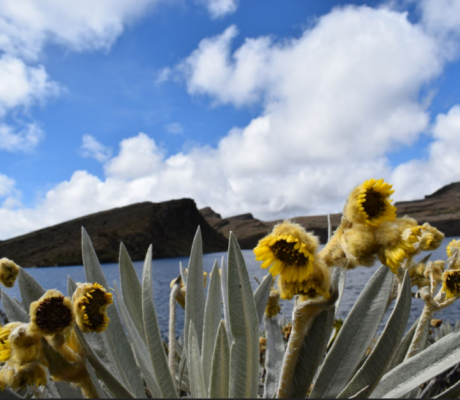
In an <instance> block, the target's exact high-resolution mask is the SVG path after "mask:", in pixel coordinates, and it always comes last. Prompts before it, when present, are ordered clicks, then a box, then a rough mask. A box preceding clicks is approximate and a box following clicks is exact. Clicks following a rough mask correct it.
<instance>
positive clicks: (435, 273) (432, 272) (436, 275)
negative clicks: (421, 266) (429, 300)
mask: <svg viewBox="0 0 460 400" xmlns="http://www.w3.org/2000/svg"><path fill="white" fill-rule="evenodd" d="M444 266H445V261H443V260H437V261H433V262H429V263H428V264H427V266H426V269H425V272H424V276H425V278H427V279H430V277H432V278H433V279H434V280H435V281H436V282H437V283H440V282H441V281H442V273H443V272H444Z"/></svg>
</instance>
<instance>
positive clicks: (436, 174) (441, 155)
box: [392, 105, 460, 199]
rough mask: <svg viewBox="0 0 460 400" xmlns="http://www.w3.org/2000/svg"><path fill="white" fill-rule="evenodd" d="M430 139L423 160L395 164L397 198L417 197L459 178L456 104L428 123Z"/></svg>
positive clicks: (459, 124) (459, 136) (459, 123)
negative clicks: (430, 126) (430, 127)
mask: <svg viewBox="0 0 460 400" xmlns="http://www.w3.org/2000/svg"><path fill="white" fill-rule="evenodd" d="M430 132H431V134H432V138H433V142H432V143H431V144H430V146H429V149H428V157H427V158H426V159H416V160H411V161H409V162H407V163H404V164H401V165H399V166H398V167H397V168H396V169H395V170H394V172H393V174H392V181H393V182H394V184H395V188H396V190H397V193H400V195H399V198H401V199H414V198H421V197H423V196H424V195H426V194H429V193H432V192H434V191H435V190H437V189H439V188H440V187H441V186H444V185H446V184H449V183H451V182H457V181H458V180H459V177H460V163H459V160H460V106H459V105H456V106H454V107H452V108H451V109H450V110H449V112H448V113H446V114H439V115H438V116H437V117H436V121H435V123H434V124H433V126H432V129H431V131H430Z"/></svg>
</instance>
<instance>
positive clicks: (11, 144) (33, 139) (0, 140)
mask: <svg viewBox="0 0 460 400" xmlns="http://www.w3.org/2000/svg"><path fill="white" fill-rule="evenodd" d="M43 136H44V133H43V131H42V129H41V128H40V127H39V126H38V125H37V124H34V123H29V124H25V125H24V126H22V127H20V128H19V129H15V128H13V127H12V126H10V125H6V124H1V123H0V150H7V151H12V152H31V151H32V150H33V149H35V147H36V146H37V145H38V143H40V141H41V140H42V138H43Z"/></svg>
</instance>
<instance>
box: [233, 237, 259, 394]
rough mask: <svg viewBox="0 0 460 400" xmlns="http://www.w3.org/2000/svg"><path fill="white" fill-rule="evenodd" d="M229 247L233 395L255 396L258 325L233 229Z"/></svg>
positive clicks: (246, 274) (245, 271)
mask: <svg viewBox="0 0 460 400" xmlns="http://www.w3.org/2000/svg"><path fill="white" fill-rule="evenodd" d="M229 241H230V244H229V249H228V302H229V304H231V307H229V308H230V309H229V317H230V329H231V332H232V336H233V344H232V346H231V350H230V365H231V368H230V397H232V398H233V397H242V398H247V397H249V398H255V397H257V391H258V380H259V378H258V377H259V324H258V317H257V310H256V304H255V302H254V295H253V293H252V289H251V283H250V281H249V275H248V271H247V269H246V264H245V262H244V258H243V255H242V254H241V250H240V246H239V245H238V243H237V241H236V239H235V236H234V235H233V232H230V238H229Z"/></svg>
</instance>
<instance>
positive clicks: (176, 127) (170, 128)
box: [164, 122, 184, 135]
mask: <svg viewBox="0 0 460 400" xmlns="http://www.w3.org/2000/svg"><path fill="white" fill-rule="evenodd" d="M164 128H165V130H166V132H168V133H172V134H173V135H182V134H183V133H184V127H183V126H182V125H181V124H180V123H179V122H171V123H170V124H166V125H165V127H164Z"/></svg>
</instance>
